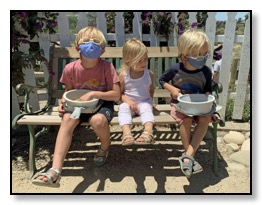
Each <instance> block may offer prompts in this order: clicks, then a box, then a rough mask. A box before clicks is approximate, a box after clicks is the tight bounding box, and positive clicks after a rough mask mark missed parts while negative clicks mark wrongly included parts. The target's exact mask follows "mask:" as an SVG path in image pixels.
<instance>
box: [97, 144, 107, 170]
mask: <svg viewBox="0 0 262 205" xmlns="http://www.w3.org/2000/svg"><path fill="white" fill-rule="evenodd" d="M98 152H101V153H103V154H104V156H97V155H95V156H94V163H95V165H96V166H101V165H103V164H104V163H105V162H106V159H107V156H108V149H107V150H102V149H101V147H99V149H98Z"/></svg>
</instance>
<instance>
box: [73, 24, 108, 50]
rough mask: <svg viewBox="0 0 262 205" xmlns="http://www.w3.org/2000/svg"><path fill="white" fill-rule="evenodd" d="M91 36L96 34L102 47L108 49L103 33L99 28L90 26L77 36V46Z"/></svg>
mask: <svg viewBox="0 0 262 205" xmlns="http://www.w3.org/2000/svg"><path fill="white" fill-rule="evenodd" d="M91 34H94V35H95V36H96V38H97V39H98V40H100V41H101V47H102V48H103V49H104V48H105V47H106V39H105V36H104V34H103V33H102V31H100V30H99V29H98V28H96V27H93V26H89V27H85V28H82V29H81V30H80V31H79V32H78V33H77V35H76V39H75V45H77V46H78V45H79V41H80V40H81V39H84V38H88V37H89V36H90V35H91Z"/></svg>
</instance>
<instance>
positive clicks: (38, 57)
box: [11, 12, 58, 87]
mask: <svg viewBox="0 0 262 205" xmlns="http://www.w3.org/2000/svg"><path fill="white" fill-rule="evenodd" d="M39 14H40V13H39V12H11V35H12V41H11V42H12V48H11V51H12V61H11V63H12V65H11V70H12V85H13V86H14V87H15V86H16V85H17V84H18V83H21V82H24V74H23V68H31V67H35V66H36V64H37V63H38V62H45V63H47V60H46V58H45V57H44V54H43V51H42V50H40V48H39V44H38V43H34V42H31V40H32V39H33V38H34V37H35V36H38V33H41V32H49V34H52V33H55V27H56V26H57V22H56V18H57V15H58V14H57V13H50V12H42V14H43V15H42V17H39ZM22 44H28V45H29V54H25V53H23V52H21V51H19V50H20V49H19V48H20V46H21V45H22Z"/></svg>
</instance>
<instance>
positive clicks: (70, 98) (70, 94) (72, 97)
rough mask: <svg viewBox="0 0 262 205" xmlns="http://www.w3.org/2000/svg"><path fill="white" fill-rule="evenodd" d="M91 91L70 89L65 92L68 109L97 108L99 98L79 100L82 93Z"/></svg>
mask: <svg viewBox="0 0 262 205" xmlns="http://www.w3.org/2000/svg"><path fill="white" fill-rule="evenodd" d="M87 92H89V90H83V89H79V90H69V91H67V92H65V93H64V99H65V103H66V107H67V110H68V109H69V110H72V109H73V108H74V107H84V108H89V109H95V108H96V106H97V104H98V101H99V99H96V98H94V99H92V100H89V101H80V100H78V99H79V98H80V97H81V96H82V95H84V94H86V93H87Z"/></svg>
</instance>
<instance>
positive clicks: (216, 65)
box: [212, 45, 223, 83]
mask: <svg viewBox="0 0 262 205" xmlns="http://www.w3.org/2000/svg"><path fill="white" fill-rule="evenodd" d="M222 48H223V45H220V46H218V47H217V48H216V49H215V50H214V52H213V58H214V60H215V63H214V65H213V74H212V80H213V81H214V82H215V83H219V73H220V69H221V64H222V54H221V52H222Z"/></svg>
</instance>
